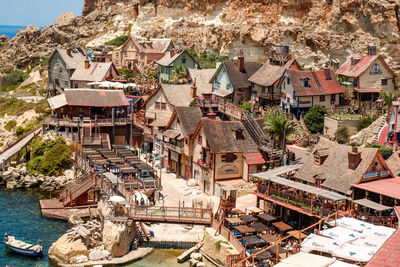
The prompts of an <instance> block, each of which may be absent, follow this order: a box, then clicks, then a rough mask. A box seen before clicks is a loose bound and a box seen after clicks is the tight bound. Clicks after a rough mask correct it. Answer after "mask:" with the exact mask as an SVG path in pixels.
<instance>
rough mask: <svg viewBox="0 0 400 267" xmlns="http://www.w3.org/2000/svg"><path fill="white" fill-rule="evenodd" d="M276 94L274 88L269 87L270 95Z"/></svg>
mask: <svg viewBox="0 0 400 267" xmlns="http://www.w3.org/2000/svg"><path fill="white" fill-rule="evenodd" d="M273 92H274V88H273V87H272V86H269V87H268V94H272V93H273Z"/></svg>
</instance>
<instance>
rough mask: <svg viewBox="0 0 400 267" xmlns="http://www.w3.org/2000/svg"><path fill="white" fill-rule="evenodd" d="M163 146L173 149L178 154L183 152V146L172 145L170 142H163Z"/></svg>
mask: <svg viewBox="0 0 400 267" xmlns="http://www.w3.org/2000/svg"><path fill="white" fill-rule="evenodd" d="M164 148H167V149H169V150H172V151H175V152H177V153H179V154H183V153H184V149H183V147H180V146H177V145H174V144H170V143H164Z"/></svg>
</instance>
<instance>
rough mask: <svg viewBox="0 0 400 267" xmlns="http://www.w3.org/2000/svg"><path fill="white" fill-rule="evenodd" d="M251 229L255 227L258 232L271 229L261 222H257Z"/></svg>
mask: <svg viewBox="0 0 400 267" xmlns="http://www.w3.org/2000/svg"><path fill="white" fill-rule="evenodd" d="M251 227H253V228H254V230H256V231H257V232H265V231H268V230H269V227H268V226H266V225H265V224H263V223H261V222H256V223H254V224H253V225H252V226H251Z"/></svg>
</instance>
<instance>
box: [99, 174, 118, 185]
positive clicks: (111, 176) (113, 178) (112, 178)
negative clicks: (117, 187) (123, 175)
mask: <svg viewBox="0 0 400 267" xmlns="http://www.w3.org/2000/svg"><path fill="white" fill-rule="evenodd" d="M103 175H104V176H105V177H106V178H107V179H108V180H109V181H110V182H111V183H112V184H117V183H118V178H117V176H115V175H114V174H112V173H111V172H105V173H103Z"/></svg>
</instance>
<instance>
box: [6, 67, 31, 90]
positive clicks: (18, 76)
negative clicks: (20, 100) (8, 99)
mask: <svg viewBox="0 0 400 267" xmlns="http://www.w3.org/2000/svg"><path fill="white" fill-rule="evenodd" d="M27 77H28V74H27V73H24V72H23V71H20V70H14V71H11V72H10V73H7V74H6V75H4V76H3V77H2V78H1V91H9V90H13V89H14V88H15V87H16V86H17V85H19V84H20V83H22V82H23V81H25V79H26V78H27Z"/></svg>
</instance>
